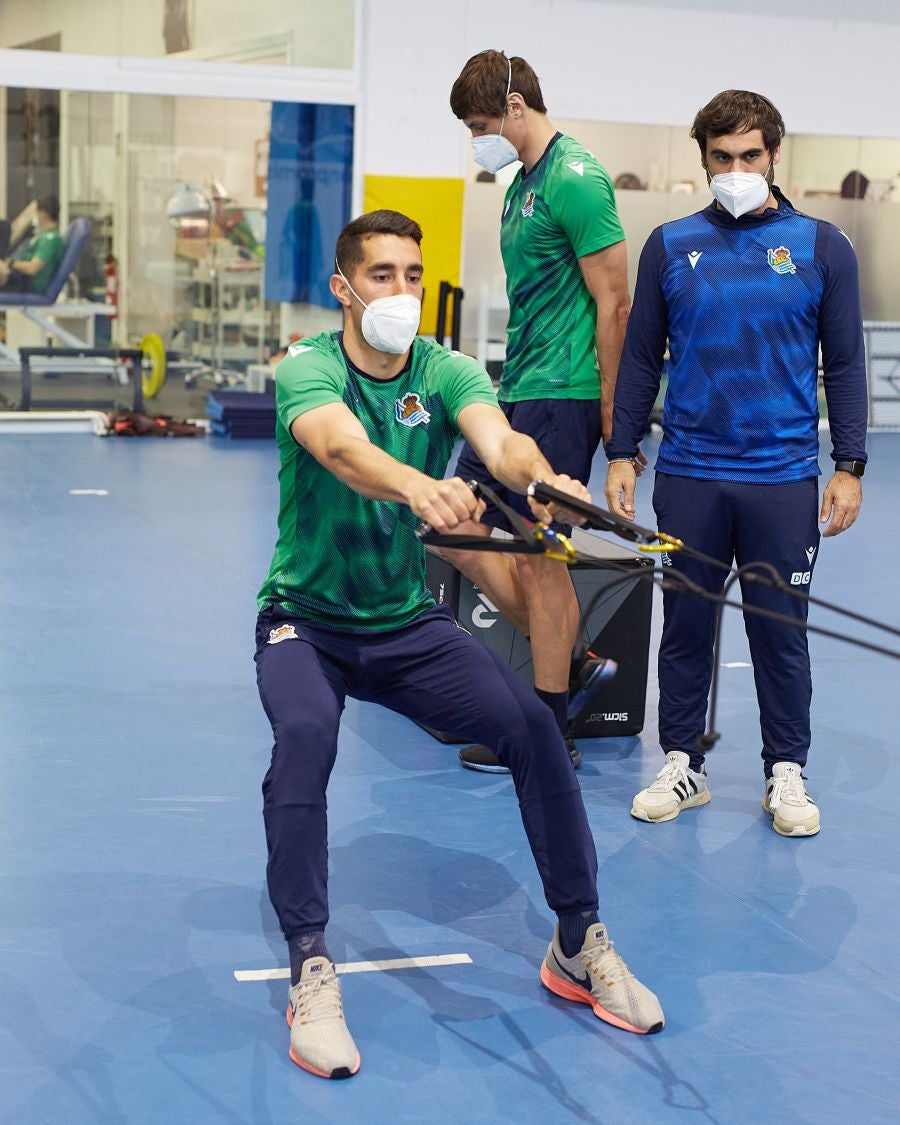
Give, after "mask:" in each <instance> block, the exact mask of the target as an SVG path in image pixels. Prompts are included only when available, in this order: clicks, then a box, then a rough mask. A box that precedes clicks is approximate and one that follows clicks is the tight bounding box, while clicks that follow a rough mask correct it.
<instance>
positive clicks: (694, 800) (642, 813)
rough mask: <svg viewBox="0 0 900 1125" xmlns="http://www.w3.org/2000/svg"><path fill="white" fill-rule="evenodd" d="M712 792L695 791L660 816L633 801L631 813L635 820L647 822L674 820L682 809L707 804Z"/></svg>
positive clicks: (659, 822) (658, 822)
mask: <svg viewBox="0 0 900 1125" xmlns="http://www.w3.org/2000/svg"><path fill="white" fill-rule="evenodd" d="M711 797H712V793H711V792H710V791H709V789H703V790H701V791H700V792H699V793H695V794H694V795H693V797H689V798H688V799H687V800H686V801H681V802H680V803H679V804H677V805H676V806H675V808H674V809H672V811H671V812H667V813H663V815H662V816H651V815H650V810H649V809H643V808H641V807H640V806H639V805H638V804H637V801H635V802H634V803H633V804H632V806H631V815H632V816H633V817H634V818H635V819H636V820H643V821H646V822H647V823H648V824H662V823H663V822H664V821H666V820H674V819H675V817H676V816H678V814H679V813H680V812H681V810H682V809H693V808H696V807H697V806H698V805H708V804H709V801H710V798H711Z"/></svg>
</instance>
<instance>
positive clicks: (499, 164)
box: [472, 121, 519, 172]
mask: <svg viewBox="0 0 900 1125" xmlns="http://www.w3.org/2000/svg"><path fill="white" fill-rule="evenodd" d="M500 130H501V131H500V132H499V133H488V134H487V136H484V137H473V138H472V159H473V160H474V161H475V163H476V164H480V165H481V167H482V168H484V169H485V171H487V172H499V171H500V169H501V168H505V167H506V166H507V165H508V164H512V163H513V161H514V160H518V159H519V154H518V152H516V148H515V145H513V144H512V142H511V141H508V140H507V139H506V137H504V136H503V122H502V121H501V122H500Z"/></svg>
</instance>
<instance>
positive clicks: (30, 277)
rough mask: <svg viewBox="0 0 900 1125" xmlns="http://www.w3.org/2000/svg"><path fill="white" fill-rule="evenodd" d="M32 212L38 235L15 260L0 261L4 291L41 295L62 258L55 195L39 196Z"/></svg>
mask: <svg viewBox="0 0 900 1125" xmlns="http://www.w3.org/2000/svg"><path fill="white" fill-rule="evenodd" d="M34 209H35V213H36V215H37V233H36V234H35V235H34V237H33V238H32V239H31V240H30V241H29V242H28V244H27V245H26V247H25V249H24V250H23V251H22V252H21V253H20V254H19V255H18V257H16V258H13V260H12V261H10V262H5V261H0V286H2V288H4V289H6V290H7V291H11V292H17V293H43V292H44V290H45V289H46V288H47V286H48V284H49V283H50V279H51V278H52V277H53V274H54V272H55V270H56V267H57V266H58V265H59V262H60V259H61V258H62V256H63V249H64V247H63V240H62V235H61V234H60V233H59V200H58V199H57V198H56V196H55V195H42V196H41V197H40V198H39V199H36V200H35V202H34ZM22 214H25V212H23V213H22ZM19 218H21V216H19ZM16 221H18V220H16Z"/></svg>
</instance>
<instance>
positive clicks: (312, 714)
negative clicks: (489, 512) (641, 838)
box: [256, 606, 597, 940]
mask: <svg viewBox="0 0 900 1125" xmlns="http://www.w3.org/2000/svg"><path fill="white" fill-rule="evenodd" d="M256 640H257V649H256V667H257V682H258V686H259V693H260V698H261V700H262V704H263V707H264V708H265V711H266V714H267V715H268V717H269V721H270V722H271V724H272V730H273V732H274V736H275V745H274V748H273V751H272V761H271V765H270V767H269V771H268V773H267V774H266V777H265V780H264V782H263V816H264V819H265V826H266V841H267V844H268V851H269V860H268V867H267V876H268V885H269V896H270V898H271V900H272V905H273V906H274V907H275V912H276V914H277V915H278V920H279V922H280V924H281V928H282V930H283V931H284V935H285V937H286V938H288V940H290V938H292V937H294V936H296V935H297V934H299V933H303V932H306V931H309V930H317V929H323V928H324V927H325V924H326V922H327V921H328V842H327V823H326V800H325V790H326V787H327V785H328V778H329V776H330V774H331V770H332V767H333V765H334V761H335V756H336V753H337V739H338V726H339V723H340V718H341V712H342V711H343V708H344V701H345V699H346V697H347V696H352V697H353V698H355V699H360V700H365V701H368V702H372V703H380V704H381V705H382V706H384V707H388V708H390V709H391V710H392V711H396V712H398V713H399V714H401V715H405V716H407V717H408V718H410V719H413V720H416V721H419V722H424V723H427V725H428V726H431V727H434V728H435V729H438V730H454V731H457V732H458V733H459V734H460V735H462V736H463V737H465V738H467V739H471V740H472V741H473V742H479V743H482V744H483V745H485V746H489V747H490V748H491V749H492V750H493V751H494V752H495V753H496V755H497V757H498V758H499V759H500V761H501V762H503V763H504V764H505V765H507V766H508V767H509V769H510V771H511V773H512V779H513V783H514V785H515V789H516V794H517V796H518V800H519V808H520V810H521V815H522V823H523V825H524V826H525V832H526V834H527V836H528V842H529V844H530V846H531V851H532V854H533V855H534V859H535V863H536V864H537V868H538V872H539V873H540V877H541V881H542V883H543V887H544V894H545V897H546V899H547V903H548V905H549V906H550V908H551V909H552V910H554V911H555V912H556V913H557V914H567V913H572V912H575V911H594V910H596V909H597V854H596V851H595V848H594V840H593V837H592V835H591V831H590V828H589V826H588V822H587V815H586V813H585V809H584V803H583V801H582V797H581V789H580V787H579V785H578V781H577V779H576V777H575V771H574V769H573V768H572V763H571V761H570V759H569V754H568V751H567V750H566V745H565V742H564V741H563V738H562V735H561V734H560V732H559V728H558V727H557V725H556V720H555V719H554V717H553V714H552V712H551V711H550V709H549V708H548V707H546V706H545V705H544V703H542V702H541V700H540V699H538V697H537V696H536V695H535V693H534V690H533V688H531V687H530V686H529V685H528V684H527V683H525V681H524V680H522V679H521V678H520V677H519V676H517V675H516V673H515V672H513V671H512V670H511V669H510V668H509V667H508V666H507V665H505V664H504V663H503V661H502V660H500V658H499V657H497V656H496V654H494V653H493V652H491V651H490V650H488V649H486V648H485V647H484V646H483V645H481V644H480V643H479V642H478V641H476V640H475V639H474V638H472V637H471V636H469V634H468V633H466V632H465V631H464V630H463V629H461V628H460V627H459V626H458V625H457V624H456V621H455V620H454V618H453V615H452V613H451V612H450V610H449V609H447V608H446V607H444V606H435V607H434V608H432V609H429V610H427V611H426V612H425V613H423V614H421V616H420V617H418V618H417V619H416V620H415V621H414V622H412V624H410V625H407V626H405V627H404V628H402V629H395V630H390V631H387V632H380V633H378V632H366V633H363V632H355V633H352V632H344V631H337V630H334V629H329V628H325V627H322V626H319V625H315V624H312V623H310V622H309V621H304V620H303V619H301V618H297V617H291V616H290V615H289V614H286V613H285V612H284V611H283V610H281V609H279V608H277V607H271V608H269V609H266V610H264V611H263V612H262V613H261V614H260V616H259V620H258V623H257V631H256ZM423 737H424V736H423ZM398 905H399V904H398Z"/></svg>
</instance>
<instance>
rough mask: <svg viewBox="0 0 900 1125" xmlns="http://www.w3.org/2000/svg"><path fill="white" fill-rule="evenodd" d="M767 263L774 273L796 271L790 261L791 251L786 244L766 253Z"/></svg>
mask: <svg viewBox="0 0 900 1125" xmlns="http://www.w3.org/2000/svg"><path fill="white" fill-rule="evenodd" d="M766 256H767V257H768V259H769V265H770V266H771V267H772V269H773V270H774V271H775V272H776V273H796V272H797V267H796V266H795V265H794V263H793V262H792V261H791V252H790V250H788V248H787V247H786V246H779V247H778V249H777V250H769V251H767V253H766Z"/></svg>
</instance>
